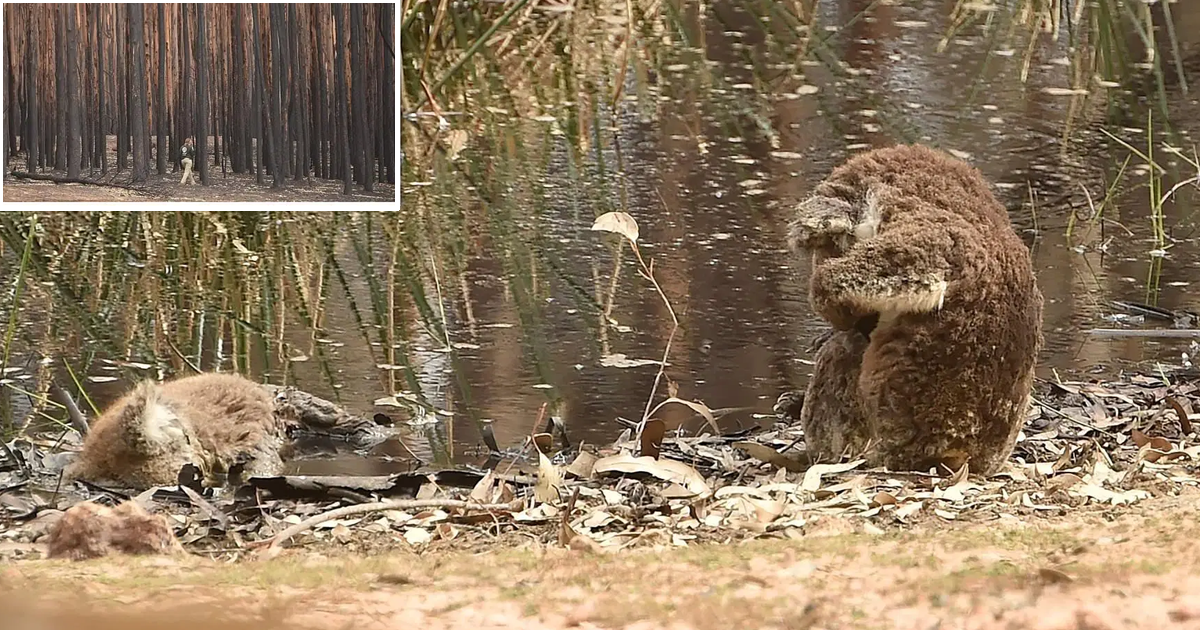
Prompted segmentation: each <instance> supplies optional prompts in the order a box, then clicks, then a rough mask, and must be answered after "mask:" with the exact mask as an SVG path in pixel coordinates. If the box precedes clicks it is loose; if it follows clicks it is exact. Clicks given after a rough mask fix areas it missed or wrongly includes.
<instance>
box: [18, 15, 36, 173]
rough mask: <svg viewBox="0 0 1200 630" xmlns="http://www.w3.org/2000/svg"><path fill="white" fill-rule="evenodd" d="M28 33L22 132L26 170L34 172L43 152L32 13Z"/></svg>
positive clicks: (34, 19)
mask: <svg viewBox="0 0 1200 630" xmlns="http://www.w3.org/2000/svg"><path fill="white" fill-rule="evenodd" d="M31 13H32V11H31ZM28 33H29V43H28V44H27V45H26V46H25V99H26V103H27V105H26V112H25V121H26V122H25V131H24V132H22V135H24V136H25V137H24V139H23V141H24V143H25V146H26V148H28V149H29V154H28V155H27V156H26V159H25V170H27V171H29V172H30V173H32V172H34V171H35V170H37V169H38V165H39V164H40V163H41V162H39V160H38V158H39V157H40V154H41V152H40V148H41V147H40V146H39V145H38V131H39V130H38V93H37V79H38V73H39V69H38V59H37V46H35V45H33V42H36V41H38V30H37V19H36V17H35V16H34V15H32V14H31V15H30V16H29V28H28Z"/></svg>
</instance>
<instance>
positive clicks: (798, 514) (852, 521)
mask: <svg viewBox="0 0 1200 630" xmlns="http://www.w3.org/2000/svg"><path fill="white" fill-rule="evenodd" d="M1196 409H1200V379H1196V378H1194V377H1193V378H1186V377H1184V376H1168V375H1166V374H1160V375H1158V376H1143V375H1133V376H1128V377H1126V378H1124V379H1122V380H1120V381H1117V382H1103V383H1102V382H1054V383H1047V382H1039V384H1038V387H1037V388H1036V392H1035V397H1034V402H1033V404H1032V405H1031V410H1030V415H1029V420H1028V422H1027V424H1026V426H1025V429H1024V431H1022V433H1021V435H1020V436H1019V438H1018V442H1017V445H1016V448H1015V450H1014V453H1013V456H1012V459H1011V460H1010V463H1009V465H1008V466H1007V467H1006V468H1005V469H1004V470H1002V471H1001V472H999V473H997V474H994V475H992V476H990V477H986V478H985V477H980V476H978V475H968V474H967V471H966V469H965V467H964V469H961V470H956V471H951V470H934V471H928V472H917V473H913V472H908V473H897V472H889V471H885V470H877V469H868V468H867V467H866V463H865V461H864V460H862V459H855V460H853V461H844V462H826V463H818V464H815V465H810V463H809V462H808V461H807V458H806V457H805V453H804V450H803V435H802V432H801V430H800V428H799V426H797V425H796V424H795V423H789V422H783V421H780V422H776V423H775V424H773V425H772V426H769V427H763V428H756V429H751V430H745V431H741V432H739V433H737V434H732V435H729V434H727V435H714V434H712V433H711V429H710V428H709V425H708V424H705V425H702V426H703V427H704V431H705V433H704V434H702V435H698V436H697V435H671V434H669V433H665V432H664V431H663V427H662V426H661V424H662V423H661V421H651V422H650V423H647V427H646V430H645V431H644V432H643V434H642V439H641V440H635V439H632V438H631V435H630V433H629V432H628V431H627V432H626V434H625V435H623V436H622V437H621V438H620V439H618V440H617V441H616V442H615V443H614V444H612V445H609V446H607V447H603V448H596V447H594V446H590V445H589V446H584V447H582V448H581V447H578V446H567V444H566V443H565V440H564V441H563V442H564V444H563V446H562V448H560V450H558V451H555V450H554V448H553V447H552V445H551V439H550V435H549V434H539V435H537V436H533V439H530V440H528V441H527V448H525V449H523V454H521V455H516V456H513V457H510V458H509V460H508V461H507V462H501V463H500V464H499V465H497V466H495V467H494V468H492V469H490V470H475V469H470V468H458V469H450V470H433V469H430V470H417V471H414V472H411V473H404V474H397V475H391V476H387V477H275V478H251V479H249V480H247V482H246V483H245V484H244V485H243V486H241V487H240V488H238V489H237V491H236V492H233V493H227V494H217V495H213V494H212V491H211V490H206V491H205V494H204V496H201V494H200V493H197V492H196V491H194V490H192V489H187V488H184V489H180V488H158V489H153V490H151V491H147V492H146V493H143V494H142V495H140V496H138V497H136V500H138V501H140V502H142V503H143V504H144V505H146V506H147V507H148V508H150V509H152V510H156V511H159V512H163V513H165V514H166V515H167V516H168V518H169V519H170V520H171V522H172V523H173V524H174V525H175V528H176V534H177V535H178V536H179V537H180V540H181V542H182V543H183V544H184V545H185V547H186V548H188V549H189V550H192V551H195V552H204V553H209V554H212V555H218V556H228V557H238V556H240V555H242V554H243V553H244V550H246V549H249V548H250V547H253V546H255V545H257V544H261V541H266V540H268V539H270V538H271V537H272V536H274V535H275V534H277V533H279V532H280V531H281V530H283V529H285V528H287V527H289V526H292V525H296V524H298V523H301V522H303V521H305V520H306V519H308V518H310V517H313V516H316V515H319V514H322V513H324V512H326V511H329V510H331V509H333V508H338V507H344V506H349V505H354V504H367V503H372V502H376V501H401V502H403V501H409V502H414V501H420V502H422V504H423V505H426V507H422V508H420V509H405V508H404V507H401V504H395V505H393V504H392V503H387V504H384V505H381V506H380V508H379V509H378V510H375V511H370V512H367V513H363V514H355V515H354V516H352V517H348V518H335V519H332V520H326V521H324V522H321V523H319V524H317V525H315V526H313V527H311V528H309V529H307V531H304V532H302V533H299V534H297V535H296V536H295V538H294V539H293V542H292V544H300V545H303V544H306V543H313V542H314V541H316V542H320V543H321V544H332V545H339V546H343V547H346V548H347V549H350V550H369V549H372V548H375V547H377V546H388V545H393V546H394V545H402V546H406V547H409V548H412V549H414V550H420V551H423V552H428V551H431V550H435V549H441V548H446V547H456V548H461V547H464V546H468V547H469V546H472V545H486V544H497V543H500V544H528V543H529V542H530V541H531V540H532V541H533V542H534V543H535V544H544V545H555V544H557V545H564V546H568V547H570V548H572V549H579V550H585V551H588V552H608V551H615V550H619V549H624V548H628V547H631V546H670V545H676V546H682V545H689V544H693V543H696V542H702V541H727V540H730V539H733V538H745V537H753V536H784V537H800V536H805V535H808V534H812V533H816V532H821V531H827V530H828V529H829V528H828V527H827V525H828V524H829V523H830V522H841V523H843V524H844V526H843V528H842V529H843V531H844V530H845V529H846V528H849V529H851V530H857V531H862V532H868V533H882V532H886V531H895V530H902V529H907V528H913V527H918V526H923V527H936V526H950V525H952V523H954V522H958V521H965V522H987V521H997V520H1003V519H1008V520H1012V519H1023V520H1029V519H1041V518H1046V517H1051V516H1054V515H1059V514H1063V513H1065V512H1066V511H1067V510H1080V509H1093V510H1107V511H1113V510H1120V509H1121V507H1122V506H1126V505H1129V504H1132V503H1135V502H1137V501H1140V500H1142V499H1145V498H1147V497H1150V496H1153V495H1161V494H1174V493H1178V492H1179V491H1181V490H1182V489H1183V488H1184V487H1186V486H1200V475H1198V471H1200V438H1198V436H1197V435H1196V433H1195V431H1194V426H1196V422H1197V421H1198V420H1200V414H1197V413H1196V412H1195V410H1196ZM564 437H565V436H564ZM10 448H12V449H14V450H17V451H22V449H25V451H28V449H29V448H30V445H28V444H24V443H22V444H18V443H14V444H13V445H12V446H11V447H10ZM25 451H22V454H23V455H27V456H28V457H27V459H28V460H30V461H32V459H33V458H34V457H35V456H37V453H33V452H32V451H30V452H25ZM17 472H18V471H16V469H0V510H3V511H4V515H5V517H4V518H0V550H3V549H5V546H6V545H7V546H9V547H10V548H17V549H22V550H24V551H25V552H26V553H27V552H28V551H29V547H28V545H31V544H32V543H33V542H34V541H35V540H36V539H37V538H38V537H39V536H40V535H41V533H42V532H44V531H45V530H46V527H47V524H46V523H45V521H46V520H47V519H48V518H51V517H52V516H53V514H54V513H55V512H56V511H57V510H62V509H65V507H67V505H65V503H66V502H67V501H68V499H66V498H64V495H59V496H60V500H59V502H58V503H52V502H51V500H48V499H46V498H45V497H46V496H47V495H46V494H45V493H42V492H34V490H35V486H36V485H37V484H35V483H28V482H27V483H15V482H14V483H9V481H12V479H9V478H10V477H12V476H14V475H16V474H17ZM93 496H94V495H93ZM121 498H122V497H120V496H117V495H115V494H113V495H112V499H113V500H114V501H116V500H120V499H121ZM74 500H78V499H77V498H74V497H73V498H71V499H70V501H74ZM439 501H444V503H445V505H444V506H443V507H428V505H429V504H430V503H432V504H434V505H441V503H439ZM464 502H465V503H464ZM485 504H488V505H491V506H492V508H493V509H489V510H480V509H473V507H472V506H482V505H485ZM464 506H465V507H464ZM495 506H512V507H511V509H495ZM256 541H259V542H256ZM22 545H26V546H22ZM14 546H15V547H14Z"/></svg>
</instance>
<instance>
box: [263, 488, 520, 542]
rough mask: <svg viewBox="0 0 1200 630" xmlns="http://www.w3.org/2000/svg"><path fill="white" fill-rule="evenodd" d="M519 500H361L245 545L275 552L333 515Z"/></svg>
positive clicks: (497, 506)
mask: <svg viewBox="0 0 1200 630" xmlns="http://www.w3.org/2000/svg"><path fill="white" fill-rule="evenodd" d="M519 503H520V501H514V502H513V503H475V502H474V501H457V500H454V499H409V500H404V501H379V502H377V503H364V504H362V505H347V506H345V507H340V508H337V509H335V510H330V511H328V512H324V513H321V514H318V515H316V516H313V517H310V518H307V519H305V520H303V521H300V522H299V523H296V524H295V525H292V526H291V527H289V528H287V529H285V530H283V531H282V532H279V533H278V534H275V535H274V536H272V537H270V538H264V539H263V540H256V541H254V542H251V543H249V544H248V546H249V547H251V548H254V547H263V546H266V547H267V548H266V550H265V551H264V553H266V554H268V555H270V554H274V553H277V552H278V549H279V547H281V546H282V545H283V543H284V542H285V541H287V540H288V539H289V538H291V537H293V536H295V535H296V534H299V533H302V532H304V531H307V530H309V529H312V528H313V527H316V526H317V525H320V524H321V523H324V522H326V521H332V520H333V519H335V518H342V517H343V516H354V515H356V514H368V513H370V512H383V511H386V510H412V509H418V508H445V509H451V510H455V509H457V510H478V511H483V512H495V511H504V512H512V511H515V510H516V509H518V508H519Z"/></svg>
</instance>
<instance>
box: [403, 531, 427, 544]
mask: <svg viewBox="0 0 1200 630" xmlns="http://www.w3.org/2000/svg"><path fill="white" fill-rule="evenodd" d="M432 539H433V536H431V535H430V534H429V532H427V531H425V530H424V529H421V528H420V527H409V528H408V529H406V530H404V540H405V541H407V542H408V544H410V545H412V546H414V547H416V546H419V545H424V544H427V543H428V542H429V541H430V540H432Z"/></svg>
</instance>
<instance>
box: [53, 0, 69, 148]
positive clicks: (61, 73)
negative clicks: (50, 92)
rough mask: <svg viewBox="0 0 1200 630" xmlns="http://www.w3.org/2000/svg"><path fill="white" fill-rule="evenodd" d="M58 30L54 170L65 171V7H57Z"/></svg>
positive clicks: (56, 45) (56, 32) (55, 50)
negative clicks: (56, 123) (56, 121)
mask: <svg viewBox="0 0 1200 630" xmlns="http://www.w3.org/2000/svg"><path fill="white" fill-rule="evenodd" d="M57 13H58V15H57V22H58V28H57V29H55V34H54V58H55V60H56V61H55V74H54V81H55V85H54V87H55V96H56V97H57V98H56V99H55V100H56V102H55V103H54V116H55V118H57V120H58V125H57V127H58V129H57V135H56V136H55V138H54V169H55V170H59V171H65V170H67V108H66V104H67V68H66V65H67V63H66V62H67V59H66V57H67V47H66V41H67V31H66V27H67V5H65V4H60V5H58V12H57Z"/></svg>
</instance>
